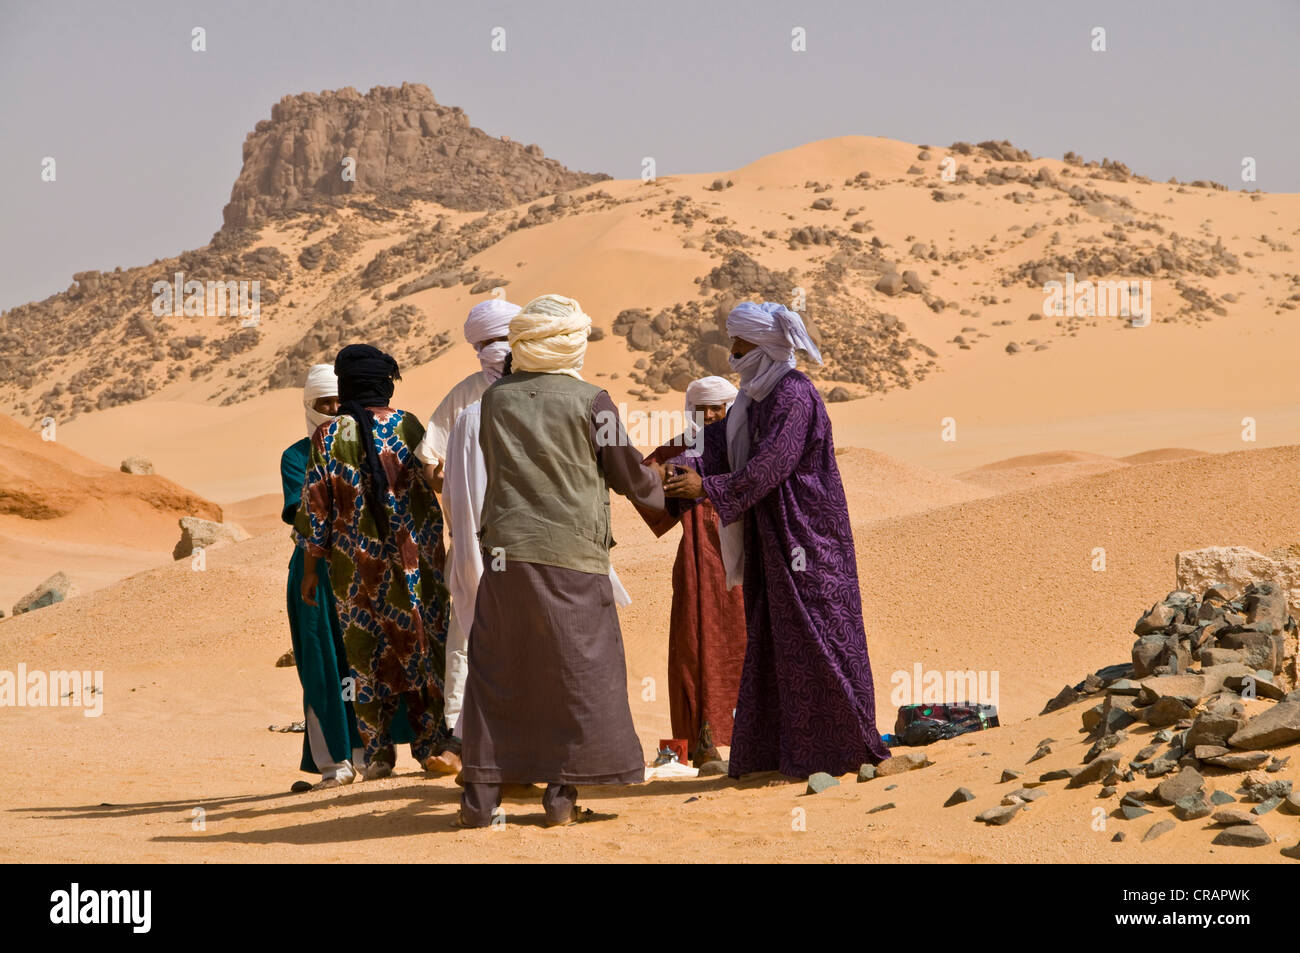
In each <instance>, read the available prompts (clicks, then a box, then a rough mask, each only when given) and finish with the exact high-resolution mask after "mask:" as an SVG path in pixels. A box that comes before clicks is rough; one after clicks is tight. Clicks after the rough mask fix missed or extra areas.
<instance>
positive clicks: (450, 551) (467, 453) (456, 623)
mask: <svg viewBox="0 0 1300 953" xmlns="http://www.w3.org/2000/svg"><path fill="white" fill-rule="evenodd" d="M482 407H483V405H482V404H481V403H480V402H479V401H475V402H474V403H472V404H470V405H469V406H468V407H466V408H465V410H464V411H462V412H461V414H460V416H459V417H457V418H456V422H455V423H454V424H453V425H452V428H451V434H450V437H449V438H448V441H447V458H446V460H447V466H446V470H445V471H444V472H443V482H442V504H443V513H444V515H445V517H446V520H447V528H448V529H449V530H450V532H451V545H449V546H448V547H447V573H446V577H447V589H448V591H449V592H450V593H451V624H450V625H449V626H448V627H447V667H446V678H445V679H444V683H443V684H444V688H443V695H444V697H445V701H444V707H443V711H444V717H445V718H446V720H447V725H448V727H450V728H451V729H452V730H453V731H454V732H455V733H456V734H457V735H458V736H459V734H460V732H459V729H457V727H456V724H457V721H458V720H459V719H460V713H461V709H462V707H463V706H464V703H465V682H466V680H467V679H468V678H469V633H470V628H471V627H472V626H473V624H474V607H475V603H476V602H477V601H478V584H479V580H480V579H482V578H483V553H482V550H481V549H480V548H479V545H478V531H479V527H480V522H479V521H480V519H481V517H482V514H483V496H484V494H485V493H487V464H486V462H485V461H484V459H483V448H482V447H481V446H480V445H479V440H478V435H479V420H480V411H481V410H482ZM609 582H610V585H611V586H613V588H614V604H615V605H617V606H619V607H620V608H622V607H624V606H629V605H631V604H632V597H631V596H629V595H628V593H627V590H626V589H625V588H623V583H622V582H621V581H620V580H619V578H618V573H616V572H614V567H613V566H612V565H611V566H610V569H609Z"/></svg>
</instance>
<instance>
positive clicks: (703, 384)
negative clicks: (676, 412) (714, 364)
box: [686, 377, 739, 416]
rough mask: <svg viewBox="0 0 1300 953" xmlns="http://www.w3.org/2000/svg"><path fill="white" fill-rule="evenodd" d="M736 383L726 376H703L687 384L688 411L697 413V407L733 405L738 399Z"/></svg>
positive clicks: (688, 413)
mask: <svg viewBox="0 0 1300 953" xmlns="http://www.w3.org/2000/svg"><path fill="white" fill-rule="evenodd" d="M738 393H739V391H737V390H736V387H735V385H734V384H732V383H731V381H729V380H727V379H726V378H725V377H701V378H699V379H697V380H693V381H691V382H690V383H689V384H687V385H686V413H687V415H688V416H689V415H691V414H694V413H695V408H696V407H716V406H718V405H722V406H725V407H728V408H729V407H731V402H732V401H734V400H735V399H736V394H738Z"/></svg>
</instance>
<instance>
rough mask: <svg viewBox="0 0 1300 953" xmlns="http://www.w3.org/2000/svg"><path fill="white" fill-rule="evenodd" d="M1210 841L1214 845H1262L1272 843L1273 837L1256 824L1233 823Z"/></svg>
mask: <svg viewBox="0 0 1300 953" xmlns="http://www.w3.org/2000/svg"><path fill="white" fill-rule="evenodd" d="M1210 843H1212V844H1214V845H1215V846H1216V847H1263V846H1265V845H1266V844H1271V843H1273V837H1272V835H1271V834H1269V832H1268V831H1266V830H1264V828H1262V827H1260V826H1259V825H1258V824H1235V825H1233V826H1232V827H1229V828H1226V829H1224V830H1223V831H1220V832H1219V835H1218V836H1217V837H1215V838H1214V840H1212V841H1210Z"/></svg>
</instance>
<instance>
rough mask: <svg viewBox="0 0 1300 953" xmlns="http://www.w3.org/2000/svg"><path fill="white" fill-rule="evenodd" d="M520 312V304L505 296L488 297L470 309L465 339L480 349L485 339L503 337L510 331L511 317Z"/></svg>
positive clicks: (466, 322) (466, 320) (466, 321)
mask: <svg viewBox="0 0 1300 953" xmlns="http://www.w3.org/2000/svg"><path fill="white" fill-rule="evenodd" d="M518 313H519V305H517V304H513V303H512V302H509V301H507V300H505V298H488V299H487V300H486V301H480V302H479V303H478V304H476V305H474V307H472V308H470V309H469V317H467V318H466V319H465V340H466V341H468V342H469V343H470V344H473V345H474V349H475V350H478V347H479V345H480V344H482V343H483V342H484V341H490V340H492V339H493V338H503V337H505V336H506V335H507V334H509V333H510V319H511V318H513V317H514V316H515V315H516V314H518Z"/></svg>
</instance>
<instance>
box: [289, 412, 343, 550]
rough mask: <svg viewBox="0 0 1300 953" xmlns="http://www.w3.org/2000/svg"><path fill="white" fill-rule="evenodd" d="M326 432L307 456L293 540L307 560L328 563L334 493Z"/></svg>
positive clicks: (319, 435)
mask: <svg viewBox="0 0 1300 953" xmlns="http://www.w3.org/2000/svg"><path fill="white" fill-rule="evenodd" d="M326 429H327V428H325V427H321V428H320V429H319V430H317V431H316V432H315V433H314V434H312V438H311V451H310V452H309V453H308V456H307V479H306V482H304V483H303V486H302V503H301V504H300V505H299V506H298V515H297V516H296V517H295V518H294V524H293V529H294V536H295V537H296V538H297V540H298V544H299V545H300V546H302V547H303V549H305V550H306V551H307V555H308V556H315V557H317V558H319V559H328V558H329V554H330V550H331V549H332V548H333V544H334V536H333V525H334V523H333V514H334V491H333V487H332V485H331V484H330V475H329V468H328V465H327V464H326V462H325V438H324V436H323V435H324V432H325V430H326Z"/></svg>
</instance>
